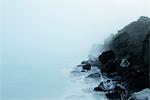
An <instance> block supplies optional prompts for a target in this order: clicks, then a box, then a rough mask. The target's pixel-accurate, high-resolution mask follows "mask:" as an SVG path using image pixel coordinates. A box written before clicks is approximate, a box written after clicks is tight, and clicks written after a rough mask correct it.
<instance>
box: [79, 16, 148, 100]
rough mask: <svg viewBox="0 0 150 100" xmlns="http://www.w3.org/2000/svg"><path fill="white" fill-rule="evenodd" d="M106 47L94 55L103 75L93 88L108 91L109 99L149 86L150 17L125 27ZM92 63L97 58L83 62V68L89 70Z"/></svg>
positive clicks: (126, 95)
mask: <svg viewBox="0 0 150 100" xmlns="http://www.w3.org/2000/svg"><path fill="white" fill-rule="evenodd" d="M106 44H107V45H106ZM103 47H105V51H104V52H103V53H101V54H100V56H98V57H97V58H95V59H96V60H95V62H96V64H98V66H97V67H98V68H99V69H100V70H101V71H100V72H101V76H100V77H101V78H102V77H103V78H102V80H101V81H100V84H99V85H98V86H97V87H95V88H94V90H96V91H106V90H107V91H108V92H107V93H106V96H107V97H108V98H109V99H114V98H115V99H116V98H124V99H127V98H128V97H129V96H130V95H131V94H132V93H133V92H139V91H141V90H143V89H145V88H149V85H150V84H149V83H150V82H149V81H150V80H149V76H150V74H149V67H150V59H149V58H150V18H148V17H144V16H142V17H140V18H139V19H138V20H137V21H135V22H132V23H131V24H129V25H127V26H125V27H124V28H123V29H121V30H119V31H118V33H117V34H116V35H113V37H112V39H111V40H109V42H108V41H107V43H104V46H103ZM97 60H99V61H97ZM97 62H99V63H97ZM92 64H94V61H92V63H91V61H90V60H89V61H86V62H82V63H81V67H82V69H83V70H86V71H88V70H90V69H91V68H92V67H93V66H92ZM96 75H98V74H91V75H90V76H92V77H93V76H96ZM110 83H113V84H110ZM110 87H113V88H110Z"/></svg>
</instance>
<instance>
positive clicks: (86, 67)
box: [82, 63, 91, 70]
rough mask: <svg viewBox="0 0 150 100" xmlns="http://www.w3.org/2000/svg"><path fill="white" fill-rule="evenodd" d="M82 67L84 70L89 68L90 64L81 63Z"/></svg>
mask: <svg viewBox="0 0 150 100" xmlns="http://www.w3.org/2000/svg"><path fill="white" fill-rule="evenodd" d="M82 69H84V70H91V65H90V64H88V63H87V64H84V65H82Z"/></svg>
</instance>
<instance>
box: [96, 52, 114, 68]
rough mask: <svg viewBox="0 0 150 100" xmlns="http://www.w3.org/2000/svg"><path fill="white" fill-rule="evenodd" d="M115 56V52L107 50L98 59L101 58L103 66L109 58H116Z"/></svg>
mask: <svg viewBox="0 0 150 100" xmlns="http://www.w3.org/2000/svg"><path fill="white" fill-rule="evenodd" d="M114 58H115V53H114V52H113V51H112V50H108V51H105V52H103V53H102V54H101V55H100V56H99V57H98V59H99V60H100V62H101V64H102V65H103V66H105V64H106V63H107V62H108V61H109V60H111V59H114Z"/></svg>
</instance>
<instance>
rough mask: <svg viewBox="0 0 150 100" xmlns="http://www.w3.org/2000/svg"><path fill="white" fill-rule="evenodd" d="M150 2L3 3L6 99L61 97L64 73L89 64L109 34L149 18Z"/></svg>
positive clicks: (1, 62)
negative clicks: (94, 48) (93, 51)
mask: <svg viewBox="0 0 150 100" xmlns="http://www.w3.org/2000/svg"><path fill="white" fill-rule="evenodd" d="M149 3H150V2H149V0H2V1H1V9H0V12H1V13H0V19H1V20H0V27H1V29H0V30H1V31H0V67H1V70H0V71H1V74H2V75H1V76H0V83H1V88H0V90H1V94H2V95H1V97H2V98H3V99H2V100H9V99H14V98H23V99H26V98H28V100H29V99H31V98H53V97H54V98H55V97H60V96H62V95H63V92H64V91H65V88H66V87H67V86H66V83H65V81H66V80H67V78H66V76H65V75H64V73H62V71H63V70H65V69H66V68H72V67H74V66H75V65H76V64H78V63H79V62H80V61H82V60H84V59H86V58H87V56H88V54H89V52H90V50H91V47H92V45H93V44H102V43H103V41H104V39H105V38H107V37H108V36H109V35H110V34H112V33H117V31H118V30H119V29H121V28H123V27H124V26H125V25H127V24H129V23H130V22H132V21H135V20H137V19H138V18H139V17H140V16H150V13H149V11H148V10H149V8H150V5H149ZM58 91H59V92H58ZM8 98H9V99H8Z"/></svg>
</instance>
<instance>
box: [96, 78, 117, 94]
mask: <svg viewBox="0 0 150 100" xmlns="http://www.w3.org/2000/svg"><path fill="white" fill-rule="evenodd" d="M113 89H115V83H114V82H113V81H111V80H107V81H103V82H101V83H100V84H99V85H98V87H95V88H94V90H95V91H110V90H113Z"/></svg>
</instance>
